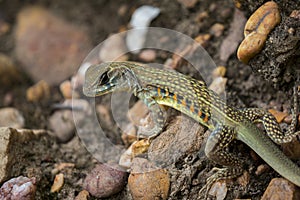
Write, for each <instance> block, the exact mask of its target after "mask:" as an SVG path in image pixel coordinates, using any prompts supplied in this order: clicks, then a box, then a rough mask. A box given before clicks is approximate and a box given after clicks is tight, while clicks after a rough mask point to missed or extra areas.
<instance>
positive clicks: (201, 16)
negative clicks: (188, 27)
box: [196, 11, 209, 22]
mask: <svg viewBox="0 0 300 200" xmlns="http://www.w3.org/2000/svg"><path fill="white" fill-rule="evenodd" d="M208 17H209V15H208V13H207V11H203V12H201V13H199V14H198V15H197V17H196V21H197V22H203V21H204V20H205V19H207V18H208Z"/></svg>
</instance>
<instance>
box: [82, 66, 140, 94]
mask: <svg viewBox="0 0 300 200" xmlns="http://www.w3.org/2000/svg"><path fill="white" fill-rule="evenodd" d="M136 84H137V79H136V78H135V76H134V73H133V72H132V70H131V69H130V64H128V63H127V62H108V63H101V64H98V65H92V66H90V67H89V68H88V70H87V71H86V73H85V83H84V86H83V93H84V94H85V95H86V96H89V97H95V96H101V95H103V94H107V93H111V92H115V91H128V90H131V89H133V88H134V86H135V85H136Z"/></svg>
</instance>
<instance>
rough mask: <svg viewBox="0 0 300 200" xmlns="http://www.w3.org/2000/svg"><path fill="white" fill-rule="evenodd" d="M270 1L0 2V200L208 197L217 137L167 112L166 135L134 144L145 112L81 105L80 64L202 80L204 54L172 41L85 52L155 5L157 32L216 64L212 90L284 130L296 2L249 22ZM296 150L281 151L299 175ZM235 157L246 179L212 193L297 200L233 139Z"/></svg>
mask: <svg viewBox="0 0 300 200" xmlns="http://www.w3.org/2000/svg"><path fill="white" fill-rule="evenodd" d="M265 2H266V1H264V0H259V1H252V0H235V1H231V0H226V1H221V0H214V1H208V0H202V1H198V0H177V1H172V2H171V1H168V0H162V1H155V0H150V1H149V0H148V1H146V0H142V1H123V0H116V1H104V0H103V1H96V0H95V1H94V0H92V1H81V0H76V1H59V0H52V1H48V0H35V1H17V0H12V1H0V88H1V90H0V107H1V108H0V126H1V128H0V186H1V188H0V199H24V200H25V199H26V200H27V199H77V200H79V199H155V198H157V199H197V198H198V199H200V197H199V194H198V193H199V191H200V189H201V188H202V187H203V185H204V184H205V182H206V178H208V177H209V175H211V172H210V170H211V169H212V168H213V167H215V166H217V165H216V164H215V163H214V162H212V161H209V160H208V159H207V158H206V157H205V155H204V152H203V149H204V144H205V141H206V138H207V136H208V135H209V133H210V132H209V131H207V130H206V129H205V127H202V126H201V125H199V124H198V123H196V122H195V121H193V120H192V119H190V118H189V117H187V116H184V115H180V113H179V112H177V111H175V110H174V109H168V111H167V113H168V119H167V123H166V127H165V129H164V131H163V133H161V134H160V135H159V136H158V137H157V138H155V139H154V140H153V141H148V140H140V141H139V142H136V139H137V137H136V133H137V127H136V126H135V125H140V124H143V123H144V124H145V123H147V122H148V120H149V118H147V115H148V110H147V107H146V106H145V105H144V104H143V103H142V102H140V101H138V100H137V99H136V98H134V97H131V98H130V97H129V99H130V101H129V104H130V109H129V112H128V114H127V112H125V111H126V110H125V111H124V110H122V109H120V108H119V107H118V106H111V105H112V104H111V103H112V102H113V103H115V104H114V105H122V103H124V99H123V97H121V98H119V97H118V96H111V95H106V96H103V97H101V98H97V99H96V100H95V101H94V100H93V99H89V98H87V97H85V96H84V95H83V94H82V83H83V74H82V71H81V70H83V69H84V67H82V66H84V65H82V63H84V62H87V61H88V62H103V61H110V60H112V59H118V60H122V61H126V60H133V61H139V62H143V63H152V62H154V63H162V64H165V66H167V67H168V68H172V69H175V70H177V71H179V72H181V73H184V74H187V75H190V76H192V77H195V78H198V79H199V78H201V77H200V76H199V73H198V71H197V70H200V71H201V70H204V71H205V67H203V66H202V67H201V65H199V66H200V68H198V69H195V68H194V67H192V65H191V64H189V63H188V61H191V60H193V58H194V57H193V56H194V55H197V54H198V50H199V48H198V49H197V47H195V46H191V45H186V44H184V43H178V41H177V42H172V41H173V38H172V37H171V35H168V34H165V35H158V36H155V37H154V38H151V37H150V38H147V41H146V42H148V43H152V44H153V43H155V44H157V45H158V47H161V48H163V47H166V45H168V44H170V43H172V49H174V51H172V52H166V51H163V50H157V49H145V50H142V51H141V52H139V53H134V52H130V53H126V54H124V55H123V54H122V53H123V52H124V51H127V48H128V43H126V42H124V41H123V38H122V37H116V38H114V39H112V40H109V41H108V42H106V43H105V45H103V46H101V48H100V49H99V48H98V49H97V48H96V50H97V51H94V54H89V52H90V51H91V50H92V49H94V48H95V47H96V46H97V45H98V44H99V43H101V42H102V41H104V40H106V39H107V38H109V36H111V35H112V34H116V33H121V35H122V33H124V31H126V30H130V29H131V28H132V27H133V23H132V19H133V16H134V13H136V11H137V10H138V9H139V8H140V7H141V6H143V5H151V6H153V7H154V8H155V9H157V8H158V9H159V14H158V13H157V14H154V15H153V16H152V17H150V18H149V21H148V23H149V24H150V26H152V27H164V28H168V29H172V30H176V31H178V32H180V33H184V34H186V35H187V36H189V37H191V38H192V39H194V40H195V41H196V43H197V44H201V45H202V47H203V48H204V49H205V50H206V51H207V52H208V54H209V55H210V56H211V57H212V59H213V61H214V63H215V65H216V66H215V69H213V70H211V71H209V72H208V74H206V75H203V74H202V76H203V77H204V78H205V80H208V84H209V86H210V88H211V89H213V90H215V91H216V92H218V93H220V94H224V93H225V91H226V100H227V103H228V104H229V105H232V106H235V107H239V108H245V107H259V108H262V109H266V110H269V111H270V112H271V113H272V114H273V115H274V116H275V117H276V119H277V121H278V122H279V123H280V125H281V126H282V128H283V130H284V131H286V130H287V126H288V125H289V124H290V123H291V121H292V115H291V114H290V113H291V111H290V109H291V108H292V107H293V106H292V105H291V102H292V101H291V99H292V93H293V92H292V88H293V87H294V86H295V87H298V90H300V89H299V85H300V84H299V77H300V71H299V63H300V62H299V61H300V59H299V58H300V57H299V52H300V51H299V48H300V3H299V2H298V1H289V0H284V1H275V2H277V5H275V6H274V4H273V3H271V5H268V6H266V7H263V8H260V10H259V12H256V14H255V16H254V17H251V18H250V16H251V15H252V14H253V13H254V12H255V11H256V10H257V9H258V8H259V7H260V6H261V5H262V4H263V3H265ZM155 9H154V10H152V11H153V12H154V11H157V10H155ZM142 13H143V14H145V13H146V12H142ZM266 13H268V14H266ZM143 16H144V15H143ZM266 16H267V17H266ZM144 17H146V16H144ZM140 18H142V17H141V16H140V17H139V19H140ZM247 21H248V22H247ZM246 22H247V25H246V28H245V24H246ZM145 23H146V22H145ZM146 24H147V23H146ZM244 38H245V39H244ZM106 41H107V40H106ZM137 41H138V40H135V41H134V42H133V43H134V44H133V45H136V43H137ZM170 41H171V42H170ZM257 41H259V42H257ZM241 43H242V44H243V45H244V46H242V47H243V48H242V47H239V46H240V44H241ZM257 44H262V45H260V46H259V45H257ZM95 52H96V53H95ZM200 52H201V51H200ZM88 54H89V57H88V59H86V60H85V61H84V62H83V60H84V59H85V58H86V56H87V55H88ZM178 55H181V56H183V57H184V58H185V59H182V58H181V57H180V56H178ZM193 61H194V60H193ZM200 63H203V62H201V61H200ZM80 66H81V68H80V69H81V70H78V69H79V67H80ZM116 108H117V109H116ZM124 113H125V114H124ZM95 116H96V117H95ZM297 120H298V121H299V122H300V116H299V115H298V118H297ZM150 121H151V120H150ZM116 122H117V123H116ZM99 125H100V126H99ZM8 127H11V128H8ZM100 127H101V128H100ZM297 128H298V130H299V126H298V127H297ZM101 132H104V133H105V136H106V137H104V135H101V134H99V133H101ZM101 136H102V137H101ZM299 147H300V144H299V140H297V138H296V139H295V140H293V141H292V142H291V143H288V144H284V145H280V146H279V148H281V149H282V150H283V152H284V153H285V154H286V155H287V156H289V157H290V158H291V159H292V160H293V161H294V162H295V163H296V164H298V165H299V164H300V148H299ZM230 150H232V151H233V152H239V156H241V157H244V158H245V160H247V162H246V163H245V170H244V173H243V175H242V176H241V177H239V178H236V179H233V180H229V181H219V182H217V183H216V184H214V185H213V187H212V189H211V191H210V195H212V196H215V197H216V198H217V199H300V190H299V188H298V187H296V186H295V185H293V184H292V183H290V182H288V181H287V180H286V179H283V178H281V177H280V176H279V175H278V174H277V173H276V172H275V171H274V170H273V169H272V168H270V167H269V166H268V165H267V164H265V162H264V161H263V160H262V159H261V158H259V157H258V156H257V155H256V154H255V153H254V151H252V150H251V149H250V148H248V147H247V146H246V145H244V144H242V143H241V142H238V141H235V142H233V144H232V145H231V146H230ZM199 152H200V153H199ZM217 167H221V166H217ZM129 169H130V170H129Z"/></svg>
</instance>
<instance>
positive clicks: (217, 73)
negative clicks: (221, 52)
mask: <svg viewBox="0 0 300 200" xmlns="http://www.w3.org/2000/svg"><path fill="white" fill-rule="evenodd" d="M225 73H226V67H225V66H218V67H217V68H216V69H214V71H213V72H212V75H213V77H214V78H216V77H224V76H225Z"/></svg>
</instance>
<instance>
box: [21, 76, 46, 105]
mask: <svg viewBox="0 0 300 200" xmlns="http://www.w3.org/2000/svg"><path fill="white" fill-rule="evenodd" d="M26 98H27V101H31V102H38V101H42V100H46V99H49V98H50V86H49V85H48V83H47V82H46V81H44V80H41V81H39V82H38V83H36V84H35V85H33V86H31V87H30V88H28V89H27V91H26Z"/></svg>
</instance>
